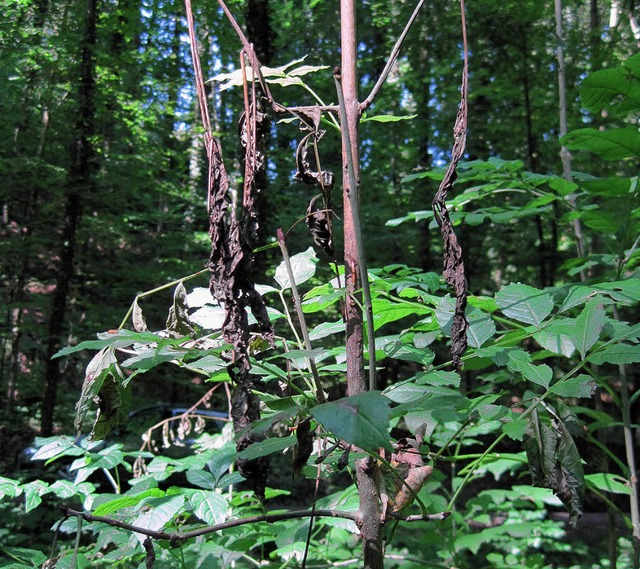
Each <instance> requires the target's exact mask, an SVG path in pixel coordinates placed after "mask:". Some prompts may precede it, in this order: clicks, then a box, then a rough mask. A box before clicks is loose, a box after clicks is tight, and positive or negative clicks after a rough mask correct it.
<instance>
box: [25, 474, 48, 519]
mask: <svg viewBox="0 0 640 569" xmlns="http://www.w3.org/2000/svg"><path fill="white" fill-rule="evenodd" d="M22 490H23V492H24V504H25V512H26V513H27V514H28V513H29V512H30V511H31V510H35V509H36V508H37V507H38V506H39V505H40V504H41V503H42V496H44V495H45V494H48V493H49V492H50V489H49V484H48V483H47V482H44V481H42V480H34V481H33V482H29V483H28V484H24V485H23V486H22Z"/></svg>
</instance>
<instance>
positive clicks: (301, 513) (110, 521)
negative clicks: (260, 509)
mask: <svg viewBox="0 0 640 569" xmlns="http://www.w3.org/2000/svg"><path fill="white" fill-rule="evenodd" d="M66 515H67V516H76V517H79V518H82V519H83V520H85V521H87V522H98V523H102V524H107V525H110V526H112V527H116V528H119V529H124V530H127V531H132V532H134V533H140V534H142V535H146V536H149V537H152V538H154V539H162V540H168V541H171V542H172V543H176V542H179V541H186V540H188V539H193V538H194V537H199V536H201V535H207V534H210V533H215V532H217V531H222V530H225V529H229V528H234V527H238V526H244V525H247V524H256V523H260V522H267V523H274V522H279V521H282V520H292V519H296V518H309V517H311V516H313V517H316V518H341V519H344V520H351V521H352V522H356V523H358V522H359V521H360V515H359V513H358V512H345V511H343V510H328V509H325V510H315V511H312V510H292V511H290V512H280V513H277V514H261V515H259V516H249V517H247V518H240V519H238V520H228V521H226V522H222V523H219V524H215V525H213V526H206V527H202V528H199V529H196V530H193V531H186V532H179V531H174V532H166V531H156V530H152V529H148V528H143V527H140V526H134V525H132V524H128V523H126V522H123V521H121V520H117V519H115V518H109V517H106V516H94V515H93V514H90V513H89V512H81V511H79V510H72V509H67V510H66Z"/></svg>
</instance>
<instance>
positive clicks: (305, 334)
mask: <svg viewBox="0 0 640 569" xmlns="http://www.w3.org/2000/svg"><path fill="white" fill-rule="evenodd" d="M277 234H278V245H279V246H280V251H282V258H283V259H284V266H285V267H286V269H287V275H288V276H289V283H290V284H291V294H292V296H293V304H294V306H295V307H296V313H297V314H298V321H299V323H300V331H301V332H302V338H303V339H304V347H305V348H306V349H307V350H311V349H312V347H311V338H310V337H309V330H308V329H307V322H306V320H305V318H304V312H302V299H301V298H300V293H299V292H298V287H297V286H296V281H295V277H294V274H293V269H292V268H291V259H290V257H289V251H288V250H287V244H286V242H285V238H284V233H283V231H282V229H280V228H278V231H277ZM309 367H310V368H311V373H312V374H313V381H314V383H315V387H316V397H317V398H318V403H324V402H325V397H324V391H322V385H321V384H320V375H319V374H318V368H317V367H316V361H315V359H314V358H312V357H310V358H309Z"/></svg>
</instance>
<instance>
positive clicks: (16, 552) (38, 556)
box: [0, 547, 47, 569]
mask: <svg viewBox="0 0 640 569" xmlns="http://www.w3.org/2000/svg"><path fill="white" fill-rule="evenodd" d="M0 551H2V553H4V554H5V555H6V556H7V557H9V558H11V559H13V560H14V561H16V562H17V563H18V564H11V565H4V564H3V565H1V567H3V568H6V569H19V568H21V567H41V566H43V565H44V564H45V562H46V561H47V556H46V555H45V554H44V553H42V551H38V550H37V549H28V548H26V547H2V548H1V549H0Z"/></svg>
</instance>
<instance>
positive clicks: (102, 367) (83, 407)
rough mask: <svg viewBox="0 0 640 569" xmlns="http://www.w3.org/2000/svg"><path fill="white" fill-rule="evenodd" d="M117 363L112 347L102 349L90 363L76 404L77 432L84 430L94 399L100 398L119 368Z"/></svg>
mask: <svg viewBox="0 0 640 569" xmlns="http://www.w3.org/2000/svg"><path fill="white" fill-rule="evenodd" d="M117 362H118V360H117V358H116V356H115V353H114V350H113V348H111V347H107V348H102V349H101V350H100V351H99V352H98V353H97V354H96V355H95V356H94V357H93V359H92V360H91V361H90V362H89V365H88V366H87V369H86V371H85V378H84V382H83V384H82V392H81V393H80V399H78V402H77V403H76V418H75V421H74V426H75V428H76V431H77V432H80V430H81V429H82V421H83V420H84V417H85V415H86V414H87V412H88V411H89V409H90V407H91V406H92V405H93V402H94V399H95V398H96V397H98V396H99V393H100V390H101V389H102V386H103V384H104V382H105V380H106V379H107V377H109V375H110V374H111V373H112V371H113V370H115V369H116V368H117Z"/></svg>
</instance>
